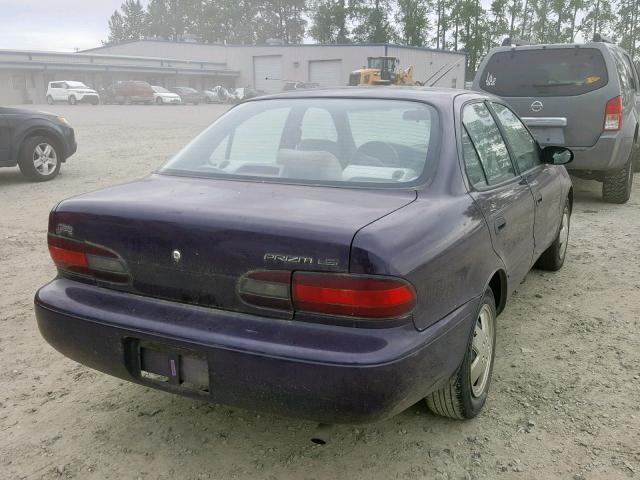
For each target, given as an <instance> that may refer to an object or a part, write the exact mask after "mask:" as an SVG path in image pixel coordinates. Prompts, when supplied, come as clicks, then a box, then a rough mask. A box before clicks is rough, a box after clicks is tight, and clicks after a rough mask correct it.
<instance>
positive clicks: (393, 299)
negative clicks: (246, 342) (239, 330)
mask: <svg viewBox="0 0 640 480" xmlns="http://www.w3.org/2000/svg"><path fill="white" fill-rule="evenodd" d="M238 293H239V295H240V297H241V298H242V299H243V300H244V301H245V302H247V303H249V304H252V305H255V306H258V307H263V308H275V309H279V310H287V311H292V310H293V311H294V312H301V313H303V312H304V313H314V314H324V315H331V316H340V317H350V318H362V319H390V318H399V317H404V316H407V315H409V314H410V313H411V312H412V311H413V309H414V308H415V306H416V301H417V295H416V290H415V288H414V287H413V285H411V284H410V283H409V282H407V281H405V280H403V279H401V278H394V277H383V276H377V275H350V274H343V273H320V272H294V273H293V274H292V273H291V272H285V271H254V272H250V273H248V274H247V275H245V276H243V277H242V278H241V279H240V283H239V285H238Z"/></svg>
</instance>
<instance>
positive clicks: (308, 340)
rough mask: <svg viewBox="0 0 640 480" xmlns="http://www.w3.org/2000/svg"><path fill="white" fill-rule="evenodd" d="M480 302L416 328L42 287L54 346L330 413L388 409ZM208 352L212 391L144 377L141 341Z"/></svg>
mask: <svg viewBox="0 0 640 480" xmlns="http://www.w3.org/2000/svg"><path fill="white" fill-rule="evenodd" d="M477 305H478V302H477V301H472V302H469V303H468V304H466V305H464V306H463V307H460V308H459V309H457V310H456V311H455V312H453V313H452V314H450V315H448V316H447V317H446V318H444V319H442V320H441V321H440V322H438V323H436V324H435V325H433V326H432V327H430V328H428V329H426V330H424V331H422V332H418V331H417V330H416V329H415V328H414V326H413V325H412V324H408V325H403V326H396V327H393V328H378V329H370V328H349V327H338V326H331V325H322V324H310V323H305V322H295V321H290V320H274V319H266V318H261V317H257V316H254V315H247V314H239V313H233V312H223V311H219V310H212V309H206V308H200V307H193V306H189V305H183V304H177V303H173V302H166V301H162V300H155V299H149V298H145V297H139V296H135V295H131V294H126V293H120V292H116V291H110V290H106V289H103V288H99V287H95V286H91V285H84V284H79V283H78V282H73V281H69V280H65V279H56V280H54V281H53V282H51V283H50V284H48V285H46V286H44V287H43V288H41V289H40V290H39V291H38V292H37V294H36V297H35V309H36V317H37V320H38V327H39V329H40V332H41V333H42V335H43V337H44V338H45V339H46V341H47V342H49V343H50V344H51V345H52V346H53V347H54V348H56V349H57V350H58V351H60V352H61V353H62V354H64V355H66V356H67V357H69V358H72V359H74V360H76V361H78V362H80V363H83V364H85V365H87V366H89V367H92V368H95V369H96V370H100V371H102V372H105V373H108V374H110V375H114V376H116V377H120V378H123V379H125V380H129V381H132V382H136V383H140V384H144V385H147V386H151V387H154V388H158V389H162V390H166V391H170V392H174V393H179V394H183V395H187V396H191V397H196V398H202V399H205V400H209V401H214V402H219V403H224V404H228V405H235V406H238V407H241V408H246V409H250V410H256V411H264V412H270V413H276V414H281V415H286V416H291V417H297V418H305V419H309V420H314V421H319V422H325V423H352V422H368V421H374V420H379V419H383V418H387V417H390V416H392V415H394V414H396V413H399V412H400V411H402V410H404V409H405V408H407V407H409V406H410V405H412V404H413V403H415V402H417V401H419V400H420V399H421V398H423V397H424V396H426V395H427V394H428V393H430V392H431V391H433V390H434V389H435V388H437V387H439V386H440V385H442V384H443V383H444V382H446V381H447V380H448V379H449V378H450V376H451V375H452V374H453V372H454V371H455V369H456V368H457V367H458V365H459V363H460V361H461V359H462V357H463V354H464V349H465V347H466V344H467V341H468V335H469V332H470V331H471V326H472V324H473V318H474V317H475V312H476V309H477ZM142 344H154V345H160V346H161V348H166V349H167V350H168V351H171V352H192V353H193V356H197V357H199V358H202V359H204V360H203V361H204V362H205V365H206V367H207V369H206V372H207V373H206V378H208V383H209V385H208V387H209V388H208V392H202V391H201V390H193V389H190V388H186V387H185V386H183V385H179V384H175V382H174V383H173V384H172V383H170V382H158V381H153V380H149V379H146V378H143V377H142V376H141V373H140V366H139V365H140V361H139V346H140V345H142Z"/></svg>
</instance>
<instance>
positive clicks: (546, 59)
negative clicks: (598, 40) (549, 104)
mask: <svg viewBox="0 0 640 480" xmlns="http://www.w3.org/2000/svg"><path fill="white" fill-rule="evenodd" d="M607 82H608V77H607V67H606V65H605V62H604V57H603V56H602V53H600V50H598V49H596V48H546V49H533V50H526V49H517V50H512V51H509V52H498V53H495V54H494V55H492V56H491V57H490V58H489V61H488V62H487V65H486V66H485V69H484V71H483V72H482V74H481V76H480V88H482V89H483V90H485V91H487V92H491V93H493V94H495V95H499V96H503V97H553V96H569V95H582V94H584V93H587V92H591V91H593V90H597V89H598V88H601V87H604V86H605V85H606V84H607Z"/></svg>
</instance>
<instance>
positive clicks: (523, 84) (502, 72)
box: [473, 37, 640, 203]
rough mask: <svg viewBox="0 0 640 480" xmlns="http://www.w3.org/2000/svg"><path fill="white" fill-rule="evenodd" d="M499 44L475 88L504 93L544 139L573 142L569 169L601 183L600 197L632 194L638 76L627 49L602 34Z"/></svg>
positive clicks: (639, 161)
mask: <svg viewBox="0 0 640 480" xmlns="http://www.w3.org/2000/svg"><path fill="white" fill-rule="evenodd" d="M596 40H602V39H601V38H600V37H597V38H596ZM504 43H505V44H506V45H505V46H502V47H498V48H494V49H492V50H491V51H490V52H489V53H488V54H487V56H486V57H485V59H484V60H483V62H482V64H481V65H480V67H479V68H478V73H477V74H476V77H475V80H474V83H473V89H474V90H478V91H485V92H489V93H493V94H495V95H499V96H500V97H501V98H503V99H505V100H506V101H507V102H508V103H509V105H510V106H511V107H512V108H513V109H514V110H515V111H516V112H518V114H519V115H521V116H522V117H523V120H524V122H525V123H526V124H527V125H528V127H529V128H530V129H531V132H532V133H533V135H534V136H535V137H536V139H537V140H538V141H539V142H540V143H541V144H542V145H549V144H554V145H565V146H568V147H570V148H571V150H573V152H574V154H575V160H574V162H573V163H572V164H571V166H570V173H571V174H573V175H575V176H577V177H580V178H586V179H591V180H598V181H600V182H602V197H603V199H604V200H605V201H607V202H612V203H625V202H626V201H627V200H629V196H630V194H631V187H632V184H633V172H634V162H636V165H635V167H636V168H638V166H640V158H639V155H638V149H639V148H640V140H639V137H640V136H639V135H638V126H639V124H640V90H639V89H640V79H639V78H638V72H637V71H636V68H635V66H634V64H633V62H632V61H631V58H630V57H629V55H628V54H627V52H625V51H624V50H623V49H622V48H620V47H618V46H616V45H614V44H612V43H607V42H604V41H594V42H590V43H586V44H562V45H519V46H515V45H511V43H512V41H511V40H510V39H507V40H506V41H505V42H504Z"/></svg>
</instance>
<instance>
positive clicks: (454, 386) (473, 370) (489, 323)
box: [426, 288, 497, 420]
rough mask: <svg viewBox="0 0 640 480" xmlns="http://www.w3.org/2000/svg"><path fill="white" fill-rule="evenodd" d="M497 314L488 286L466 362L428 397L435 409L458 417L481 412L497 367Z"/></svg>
mask: <svg viewBox="0 0 640 480" xmlns="http://www.w3.org/2000/svg"><path fill="white" fill-rule="evenodd" d="M496 316H497V314H496V301H495V298H494V296H493V291H492V290H491V289H490V288H487V291H486V292H484V296H483V298H482V302H481V304H480V310H479V312H478V316H477V317H476V321H475V323H474V326H473V332H472V333H471V337H470V338H469V342H468V344H467V350H466V352H465V355H464V359H463V360H462V364H461V365H460V367H459V368H458V371H457V372H456V373H455V374H454V375H453V377H451V379H450V380H449V382H448V383H447V385H445V386H444V387H442V388H441V389H440V390H436V391H435V392H433V393H432V394H431V395H429V396H428V397H427V398H426V400H427V405H428V406H429V409H430V410H431V411H432V412H434V413H437V414H438V415H442V416H443V417H450V418H455V419H458V420H465V419H468V418H473V417H475V416H476V415H478V413H480V410H482V407H483V406H484V404H485V402H486V400H487V395H488V392H489V384H490V383H491V373H492V371H493V360H494V358H495V345H496Z"/></svg>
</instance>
